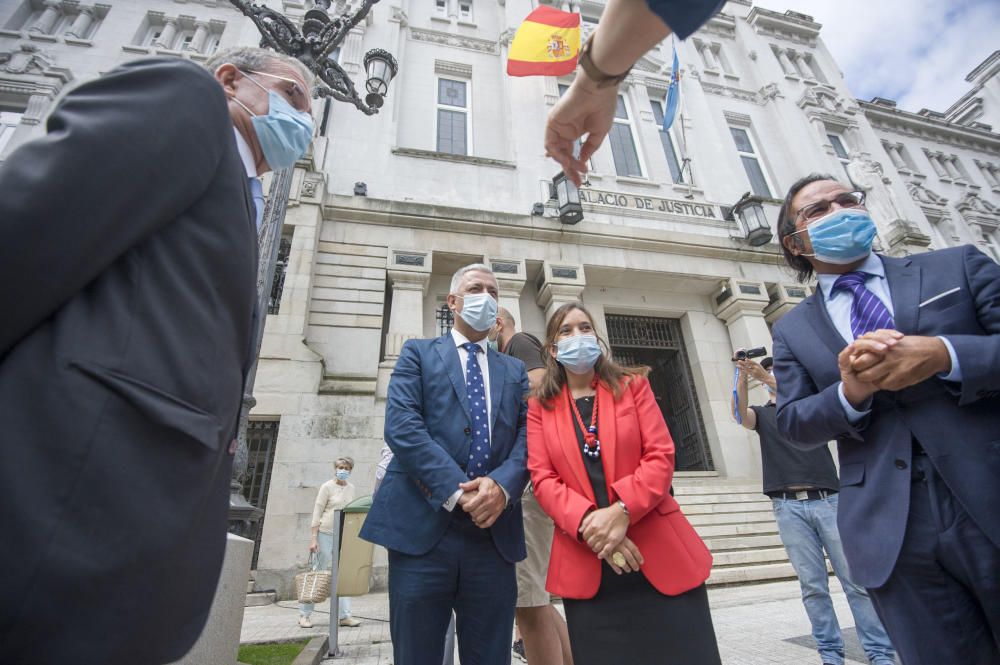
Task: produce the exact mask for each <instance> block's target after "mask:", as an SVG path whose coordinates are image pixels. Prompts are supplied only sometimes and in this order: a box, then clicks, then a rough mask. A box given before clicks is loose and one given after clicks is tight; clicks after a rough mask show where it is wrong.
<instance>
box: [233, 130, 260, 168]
mask: <svg viewBox="0 0 1000 665" xmlns="http://www.w3.org/2000/svg"><path fill="white" fill-rule="evenodd" d="M233 133H234V134H236V150H237V151H238V152H239V153H240V160H242V162H243V168H245V169H246V170H247V177H248V178H256V177H257V166H256V165H255V164H254V161H253V151H251V150H250V144H249V143H247V140H246V139H245V138H243V135H242V134H240V130H238V129H236V128H235V127H233Z"/></svg>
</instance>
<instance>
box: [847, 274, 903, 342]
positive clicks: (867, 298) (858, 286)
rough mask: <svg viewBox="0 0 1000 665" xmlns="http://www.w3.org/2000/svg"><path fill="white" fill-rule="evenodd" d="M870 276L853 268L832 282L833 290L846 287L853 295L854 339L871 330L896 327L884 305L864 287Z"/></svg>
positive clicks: (852, 328)
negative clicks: (852, 270)
mask: <svg viewBox="0 0 1000 665" xmlns="http://www.w3.org/2000/svg"><path fill="white" fill-rule="evenodd" d="M870 276H871V275H869V274H868V273H866V272H861V271H860V270H855V271H854V272H848V273H844V274H843V275H841V276H840V277H838V278H837V281H836V282H834V283H833V290H834V291H837V290H839V289H846V290H849V291H851V293H852V294H853V295H854V303H853V304H852V305H851V333H852V334H853V335H854V339H857V338H858V337H861V336H862V335H864V334H865V333H867V332H871V331H873V330H879V329H882V328H893V329H894V328H895V327H896V324H895V322H893V320H892V314H890V313H889V310H888V309H887V308H886V306H885V305H884V304H882V301H881V300H879V299H878V296H876V295H875V294H874V293H872V292H871V291H869V290H868V289H867V288H866V287H865V282H866V281H867V280H868V278H869V277H870Z"/></svg>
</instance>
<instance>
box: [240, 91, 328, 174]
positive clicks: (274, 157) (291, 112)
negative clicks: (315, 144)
mask: <svg viewBox="0 0 1000 665" xmlns="http://www.w3.org/2000/svg"><path fill="white" fill-rule="evenodd" d="M244 76H246V77H247V78H248V79H249V80H251V81H253V83H254V84H255V85H257V86H258V87H260V88H261V89H263V90H266V91H267V104H268V106H267V115H257V114H256V113H254V112H253V111H251V110H250V109H249V108H248V107H247V105H246V104H244V103H243V102H241V101H240V100H239V99H236V98H235V97H233V101H235V102H236V103H237V104H239V105H240V106H242V107H243V109H244V110H245V111H246V112H247V113H249V114H250V115H251V116H253V118H252V120H251V122H252V123H253V129H254V132H256V133H257V141H258V142H259V143H260V149H261V150H262V151H263V152H264V159H265V160H267V164H268V166H270V167H271V168H272V169H287V168H289V167H290V166H293V165H294V164H295V160H297V159H298V158H299V157H301V156H302V155H304V154H306V148H308V147H309V142H310V141H312V135H313V121H312V116H311V115H309V114H308V113H306V112H305V111H299V110H298V109H296V108H295V107H294V106H292V105H291V104H289V103H288V101H287V100H286V99H285V98H284V97H282V96H281V95H279V94H278V93H277V92H275V91H274V90H268V89H267V88H265V87H264V86H262V85H261V84H260V83H258V82H257V81H256V80H254V78H253V77H252V76H250V75H249V74H244Z"/></svg>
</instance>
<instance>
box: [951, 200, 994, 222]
mask: <svg viewBox="0 0 1000 665" xmlns="http://www.w3.org/2000/svg"><path fill="white" fill-rule="evenodd" d="M955 208H956V209H957V210H958V212H960V213H961V214H962V217H964V218H965V219H966V220H968V221H969V222H973V223H979V224H983V223H986V224H989V225H991V226H995V225H997V224H998V223H1000V208H997V207H996V206H995V205H993V204H992V203H990V202H989V201H987V200H985V199H983V198H981V197H980V196H979V193H978V192H969V193H967V194H966V195H965V196H963V197H962V200H961V201H959V202H958V203H956V204H955Z"/></svg>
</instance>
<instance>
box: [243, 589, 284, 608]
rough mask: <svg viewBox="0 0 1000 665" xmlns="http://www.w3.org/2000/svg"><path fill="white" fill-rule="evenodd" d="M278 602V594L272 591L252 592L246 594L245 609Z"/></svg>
mask: <svg viewBox="0 0 1000 665" xmlns="http://www.w3.org/2000/svg"><path fill="white" fill-rule="evenodd" d="M276 602H278V594H277V593H275V592H274V591H254V592H252V593H248V594H247V599H246V603H245V607H259V606H261V605H271V604H273V603H276Z"/></svg>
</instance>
